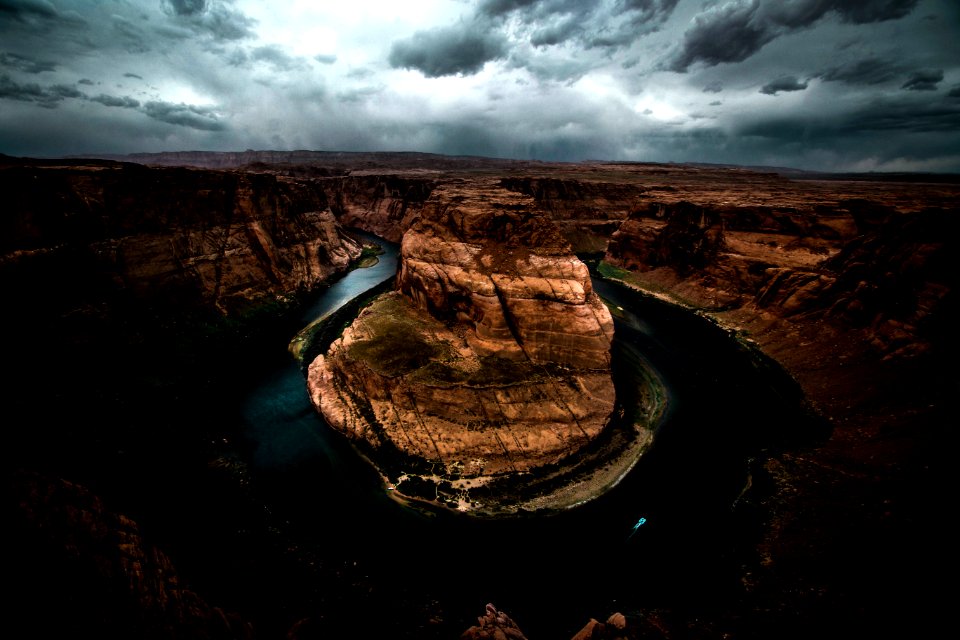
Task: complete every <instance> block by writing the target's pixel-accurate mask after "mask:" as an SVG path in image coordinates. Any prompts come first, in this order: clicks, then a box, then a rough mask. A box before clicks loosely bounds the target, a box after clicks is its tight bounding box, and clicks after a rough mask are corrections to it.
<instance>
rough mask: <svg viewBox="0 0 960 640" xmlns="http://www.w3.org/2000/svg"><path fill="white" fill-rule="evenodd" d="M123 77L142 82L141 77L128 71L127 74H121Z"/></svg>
mask: <svg viewBox="0 0 960 640" xmlns="http://www.w3.org/2000/svg"><path fill="white" fill-rule="evenodd" d="M123 77H124V78H136V79H137V80H143V76H138V75H137V74H135V73H130V72H129V71H128V72H127V73H125V74H123Z"/></svg>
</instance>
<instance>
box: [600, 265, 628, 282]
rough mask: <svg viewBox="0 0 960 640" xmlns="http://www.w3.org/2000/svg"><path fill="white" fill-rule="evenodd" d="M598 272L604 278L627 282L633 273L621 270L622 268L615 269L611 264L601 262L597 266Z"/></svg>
mask: <svg viewBox="0 0 960 640" xmlns="http://www.w3.org/2000/svg"><path fill="white" fill-rule="evenodd" d="M597 271H599V272H600V275H602V276H603V277H604V278H613V279H615V280H627V279H628V278H629V277H630V275H631V273H630V272H629V271H627V270H626V269H621V268H620V267H615V266H613V265H612V264H610V263H609V262H603V261H601V262H600V264H598V265H597Z"/></svg>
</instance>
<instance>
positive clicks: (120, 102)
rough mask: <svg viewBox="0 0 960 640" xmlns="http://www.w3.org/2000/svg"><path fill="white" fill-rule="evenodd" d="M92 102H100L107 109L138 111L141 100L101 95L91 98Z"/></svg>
mask: <svg viewBox="0 0 960 640" xmlns="http://www.w3.org/2000/svg"><path fill="white" fill-rule="evenodd" d="M90 101H91V102H99V103H100V104H102V105H104V106H107V107H122V108H124V109H136V108H137V107H139V106H140V101H139V100H134V99H133V98H131V97H129V96H119V97H118V96H108V95H106V94H103V93H101V94H100V95H98V96H91V97H90Z"/></svg>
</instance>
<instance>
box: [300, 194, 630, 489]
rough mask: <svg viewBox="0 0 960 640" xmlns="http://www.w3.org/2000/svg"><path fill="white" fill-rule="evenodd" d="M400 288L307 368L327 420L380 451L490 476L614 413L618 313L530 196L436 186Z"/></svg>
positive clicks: (447, 471) (545, 454)
mask: <svg viewBox="0 0 960 640" xmlns="http://www.w3.org/2000/svg"><path fill="white" fill-rule="evenodd" d="M401 260H402V262H401V269H400V274H399V277H398V291H395V292H392V293H390V294H387V295H385V296H383V297H381V298H379V299H378V300H377V301H376V302H375V303H374V304H372V305H371V306H370V307H369V308H367V309H366V310H365V311H364V312H363V313H361V315H360V316H359V317H358V318H357V320H356V321H355V322H354V323H353V325H352V326H351V327H349V328H348V329H346V330H345V331H344V333H343V336H342V337H341V338H340V339H339V340H337V341H336V342H334V343H333V345H332V346H331V348H330V350H329V351H328V352H327V354H326V355H325V356H319V357H318V358H317V359H316V360H315V361H314V362H313V363H312V364H311V365H310V368H309V374H308V384H309V389H310V395H311V398H312V400H313V402H314V404H315V405H316V406H317V408H318V409H319V410H320V411H321V412H322V414H323V415H324V417H325V418H326V420H327V421H328V422H329V423H330V424H331V425H332V426H333V427H334V428H336V429H338V430H340V431H342V432H344V433H346V434H347V435H349V436H351V437H353V438H357V439H359V440H361V441H364V442H366V443H368V444H369V445H372V446H373V447H374V448H375V449H382V448H388V449H396V450H399V451H400V452H401V453H402V454H404V457H407V458H412V459H414V460H420V461H428V462H430V463H433V465H434V468H435V469H436V470H438V471H439V472H440V473H441V475H447V476H451V477H452V476H467V477H475V476H480V475H484V476H490V475H498V474H509V473H515V472H524V471H529V470H531V469H534V468H537V467H540V466H543V465H546V464H555V463H558V462H560V461H561V460H562V459H563V458H564V457H566V456H569V455H570V454H572V453H574V452H575V451H577V450H578V449H580V448H581V447H583V446H584V445H585V444H586V443H588V442H589V441H590V440H591V439H593V438H594V437H596V436H597V435H598V434H599V433H600V431H601V430H602V429H603V427H604V426H605V424H606V423H607V420H608V418H609V416H610V414H611V412H612V410H613V406H614V399H615V398H614V388H613V382H612V379H611V377H610V341H611V339H612V337H613V322H612V319H611V317H610V313H609V311H607V309H606V307H605V306H604V305H603V304H602V302H601V301H600V300H599V298H598V297H597V296H596V294H594V293H593V291H592V288H591V284H590V278H589V273H588V271H587V268H586V266H585V265H584V264H583V263H582V262H581V261H580V260H578V259H577V258H576V257H575V256H573V255H572V254H571V253H570V250H569V245H567V243H566V242H565V241H564V240H563V238H562V237H561V236H560V234H559V233H558V231H557V230H556V228H555V227H554V226H553V225H552V224H551V223H550V222H549V221H548V220H547V219H546V218H545V217H544V216H542V215H539V214H538V213H536V212H535V211H534V210H533V206H532V202H531V200H530V199H529V198H528V197H526V196H523V195H520V194H516V193H510V192H507V191H505V190H502V189H501V188H499V187H497V186H496V185H495V184H494V183H473V184H470V185H458V184H451V185H445V186H444V187H443V188H440V189H438V190H437V191H435V192H434V194H433V196H432V197H431V199H430V200H429V201H428V203H427V205H426V206H425V207H424V210H423V213H422V215H421V217H420V218H419V219H418V220H417V221H416V222H415V223H414V225H413V226H412V227H411V229H410V230H409V231H408V232H407V233H406V234H405V235H404V239H403V244H402V248H401Z"/></svg>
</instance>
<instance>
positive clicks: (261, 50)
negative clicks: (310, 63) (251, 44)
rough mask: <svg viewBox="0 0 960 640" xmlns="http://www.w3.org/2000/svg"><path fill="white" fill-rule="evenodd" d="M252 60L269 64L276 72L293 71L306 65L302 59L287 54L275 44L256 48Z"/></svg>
mask: <svg viewBox="0 0 960 640" xmlns="http://www.w3.org/2000/svg"><path fill="white" fill-rule="evenodd" d="M250 60H253V61H255V62H264V63H266V64H269V65H270V66H271V67H273V68H274V70H275V71H292V70H294V69H302V68H304V66H305V65H306V63H305V62H304V61H303V59H302V58H297V57H295V56H291V55H289V54H287V53H285V52H284V50H283V49H281V48H280V47H278V46H277V45H275V44H271V45H265V46H262V47H256V48H255V49H253V50H252V51H251V52H250Z"/></svg>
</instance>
